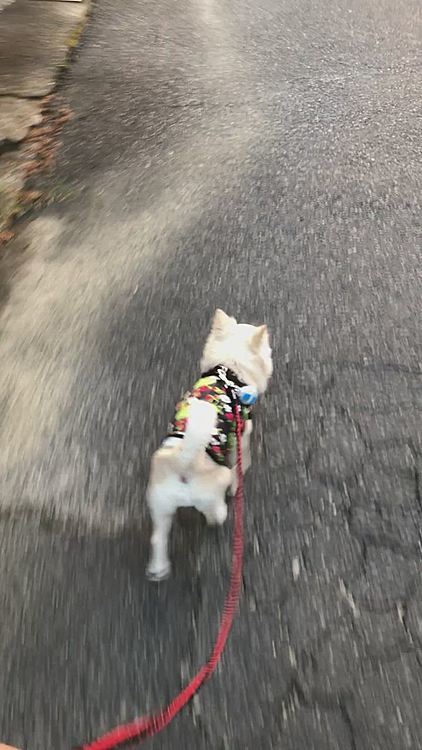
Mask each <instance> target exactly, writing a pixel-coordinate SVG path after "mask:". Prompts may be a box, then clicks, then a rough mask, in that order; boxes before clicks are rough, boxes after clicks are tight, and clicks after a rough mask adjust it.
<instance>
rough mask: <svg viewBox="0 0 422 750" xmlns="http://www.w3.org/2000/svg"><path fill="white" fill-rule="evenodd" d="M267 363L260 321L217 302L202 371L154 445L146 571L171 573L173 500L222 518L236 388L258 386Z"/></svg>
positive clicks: (246, 419)
mask: <svg viewBox="0 0 422 750" xmlns="http://www.w3.org/2000/svg"><path fill="white" fill-rule="evenodd" d="M272 370H273V365H272V352H271V347H270V342H269V336H268V330H267V327H266V326H265V325H263V326H259V327H256V326H251V325H245V324H240V323H237V321H236V320H235V319H234V318H230V317H229V316H228V315H226V314H225V313H224V312H223V311H222V310H217V311H216V313H215V316H214V320H213V324H212V328H211V333H210V334H209V337H208V340H207V342H206V345H205V349H204V353H203V355H202V360H201V371H202V372H203V373H204V374H203V375H202V376H201V378H200V380H198V381H197V383H196V384H195V385H194V387H193V389H192V391H191V392H190V393H188V394H186V395H185V396H184V398H183V400H182V401H181V403H180V404H178V407H177V412H176V417H175V420H174V422H173V423H172V425H171V427H170V430H169V436H168V437H167V438H166V440H165V441H164V443H163V444H162V445H161V447H160V448H159V449H158V450H157V451H156V452H155V454H154V456H153V458H152V463H151V472H150V478H149V483H148V490H147V500H148V505H149V508H150V512H151V517H152V523H153V533H152V539H151V558H150V562H149V565H148V569H147V574H148V576H149V578H151V579H152V580H156V581H158V580H162V579H164V578H166V577H167V576H168V575H169V573H170V561H169V558H168V552H167V546H168V536H169V532H170V528H171V524H172V519H173V516H174V513H175V511H176V509H177V508H178V507H187V506H194V507H195V508H197V510H199V511H201V512H202V513H203V514H204V515H205V518H206V519H207V522H208V523H209V524H222V523H224V521H225V520H226V516H227V505H226V501H225V495H226V492H227V490H230V493H231V494H232V495H233V494H235V492H236V487H237V475H236V420H235V409H236V408H237V407H236V404H238V405H239V407H241V403H240V396H239V389H240V388H242V386H249V387H251V388H252V389H256V391H257V393H259V394H261V393H264V391H265V390H266V388H267V385H268V381H269V379H270V377H271V374H272ZM241 415H242V420H241V424H242V452H243V470H244V471H246V470H247V469H248V468H249V466H250V463H251V457H250V448H249V442H250V436H251V432H252V422H251V419H250V409H249V408H248V407H245V406H242V407H241Z"/></svg>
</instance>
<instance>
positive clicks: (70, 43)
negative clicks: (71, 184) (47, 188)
mask: <svg viewBox="0 0 422 750" xmlns="http://www.w3.org/2000/svg"><path fill="white" fill-rule="evenodd" d="M83 5H84V9H83V15H82V18H80V19H79V20H77V21H76V23H75V26H74V28H73V29H72V31H71V33H70V34H69V37H68V39H67V41H66V50H65V52H64V56H63V59H62V60H61V61H60V62H58V64H57V65H56V66H55V69H54V73H53V74H52V81H51V88H50V91H49V93H48V94H47V95H44V96H37V97H28V99H30V100H31V101H37V102H38V103H39V105H40V110H41V113H42V118H41V120H40V121H39V122H38V123H37V124H35V125H32V124H30V125H29V126H28V129H27V132H26V135H25V137H24V138H23V139H22V140H20V141H19V142H7V143H6V144H4V146H3V148H1V147H0V173H1V178H0V248H2V247H3V246H4V245H6V244H7V243H8V242H9V241H10V240H11V239H13V238H14V237H15V234H16V231H15V222H16V220H17V219H18V218H21V217H22V216H23V215H24V214H26V213H27V212H28V211H29V210H30V209H31V208H32V207H33V206H34V205H35V203H37V202H38V201H39V200H40V198H41V195H40V193H38V192H36V191H30V190H29V191H25V185H26V183H27V180H28V178H29V176H30V175H31V174H33V173H34V172H35V171H43V170H44V168H46V167H47V166H51V160H52V159H54V154H55V150H56V149H54V147H53V146H52V147H51V151H50V154H49V156H48V158H42V159H40V160H38V161H37V162H36V163H35V161H34V160H35V157H36V155H37V150H36V149H34V145H33V143H32V144H31V140H32V141H33V140H34V139H33V137H32V136H33V135H35V136H36V134H37V132H39V133H40V134H41V133H42V131H43V126H44V125H45V124H46V120H47V118H48V117H49V107H48V106H47V107H46V103H47V102H49V101H50V100H51V98H52V97H53V96H54V94H55V92H56V90H57V89H58V87H59V86H60V83H61V79H62V77H63V75H64V74H65V72H66V71H67V70H68V68H69V66H70V64H71V62H72V58H73V55H74V54H75V52H76V50H77V49H78V47H79V45H80V43H81V39H82V35H83V32H84V30H85V26H86V24H87V22H88V19H89V16H90V14H91V9H92V0H84V2H83ZM24 101H25V100H24ZM67 119H69V117H68V116H67V115H63V109H62V110H60V111H59V117H58V118H57V117H56V118H55V120H56V127H55V128H54V130H55V135H56V136H57V135H58V132H59V130H61V129H62V127H63V126H64V124H65V122H66V120H67ZM57 122H58V123H59V125H58V126H57Z"/></svg>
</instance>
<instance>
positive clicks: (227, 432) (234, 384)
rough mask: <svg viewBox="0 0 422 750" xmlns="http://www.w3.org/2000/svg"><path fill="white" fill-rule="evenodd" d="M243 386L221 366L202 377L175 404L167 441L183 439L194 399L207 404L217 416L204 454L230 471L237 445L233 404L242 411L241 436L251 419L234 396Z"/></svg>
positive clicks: (249, 413)
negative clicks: (212, 407)
mask: <svg viewBox="0 0 422 750" xmlns="http://www.w3.org/2000/svg"><path fill="white" fill-rule="evenodd" d="M242 385H243V383H241V382H240V380H239V379H238V378H237V377H236V375H235V373H234V372H232V371H231V370H229V369H228V368H227V367H222V366H221V365H219V366H217V367H215V368H214V369H213V370H210V371H209V372H207V373H205V374H204V375H202V376H201V377H200V379H199V380H197V381H196V383H195V385H194V386H193V388H192V390H191V391H189V392H188V393H186V394H185V395H184V396H183V399H182V400H181V401H180V402H179V403H178V404H177V407H176V415H175V417H174V421H173V422H172V423H171V424H170V426H169V431H168V434H167V437H168V438H183V437H184V434H185V432H186V426H187V423H188V419H189V409H190V404H191V402H192V399H193V398H196V399H198V400H200V401H208V403H210V404H212V405H213V406H214V408H215V410H216V412H217V424H216V428H215V431H214V432H213V434H212V436H211V440H210V442H209V444H208V446H207V449H206V451H207V453H208V455H209V456H210V457H211V458H212V459H213V460H214V461H215V462H216V463H217V464H219V465H220V466H228V467H230V468H231V467H232V466H233V456H234V450H235V448H236V442H237V441H236V414H235V404H236V403H239V406H240V408H241V430H242V434H243V432H244V430H245V426H246V422H247V420H248V419H251V418H252V414H251V407H250V406H244V405H242V404H240V401H239V399H238V396H237V389H238V388H239V387H241V386H242Z"/></svg>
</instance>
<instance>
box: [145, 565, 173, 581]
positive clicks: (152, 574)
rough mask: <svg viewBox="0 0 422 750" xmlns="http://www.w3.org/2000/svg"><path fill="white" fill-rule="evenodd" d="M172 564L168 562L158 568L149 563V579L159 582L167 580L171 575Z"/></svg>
mask: <svg viewBox="0 0 422 750" xmlns="http://www.w3.org/2000/svg"><path fill="white" fill-rule="evenodd" d="M170 570H171V566H170V563H167V565H165V566H164V567H160V568H156V567H153V566H152V565H148V567H147V570H146V576H147V578H148V580H149V581H152V582H156V583H158V582H159V581H165V580H166V578H168V577H169V575H170Z"/></svg>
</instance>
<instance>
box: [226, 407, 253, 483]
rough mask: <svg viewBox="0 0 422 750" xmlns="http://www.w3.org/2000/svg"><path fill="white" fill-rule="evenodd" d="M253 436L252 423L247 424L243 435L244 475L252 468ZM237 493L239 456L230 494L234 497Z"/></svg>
mask: <svg viewBox="0 0 422 750" xmlns="http://www.w3.org/2000/svg"><path fill="white" fill-rule="evenodd" d="M251 434H252V422H251V421H249V422H246V426H245V431H244V433H243V435H242V467H243V474H246V472H247V470H248V469H249V468H250V466H251V463H252V459H251ZM236 492H237V456H236V458H235V465H234V467H233V469H232V482H231V485H230V490H229V494H230V495H231V496H232V497H234V495H235V494H236Z"/></svg>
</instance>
